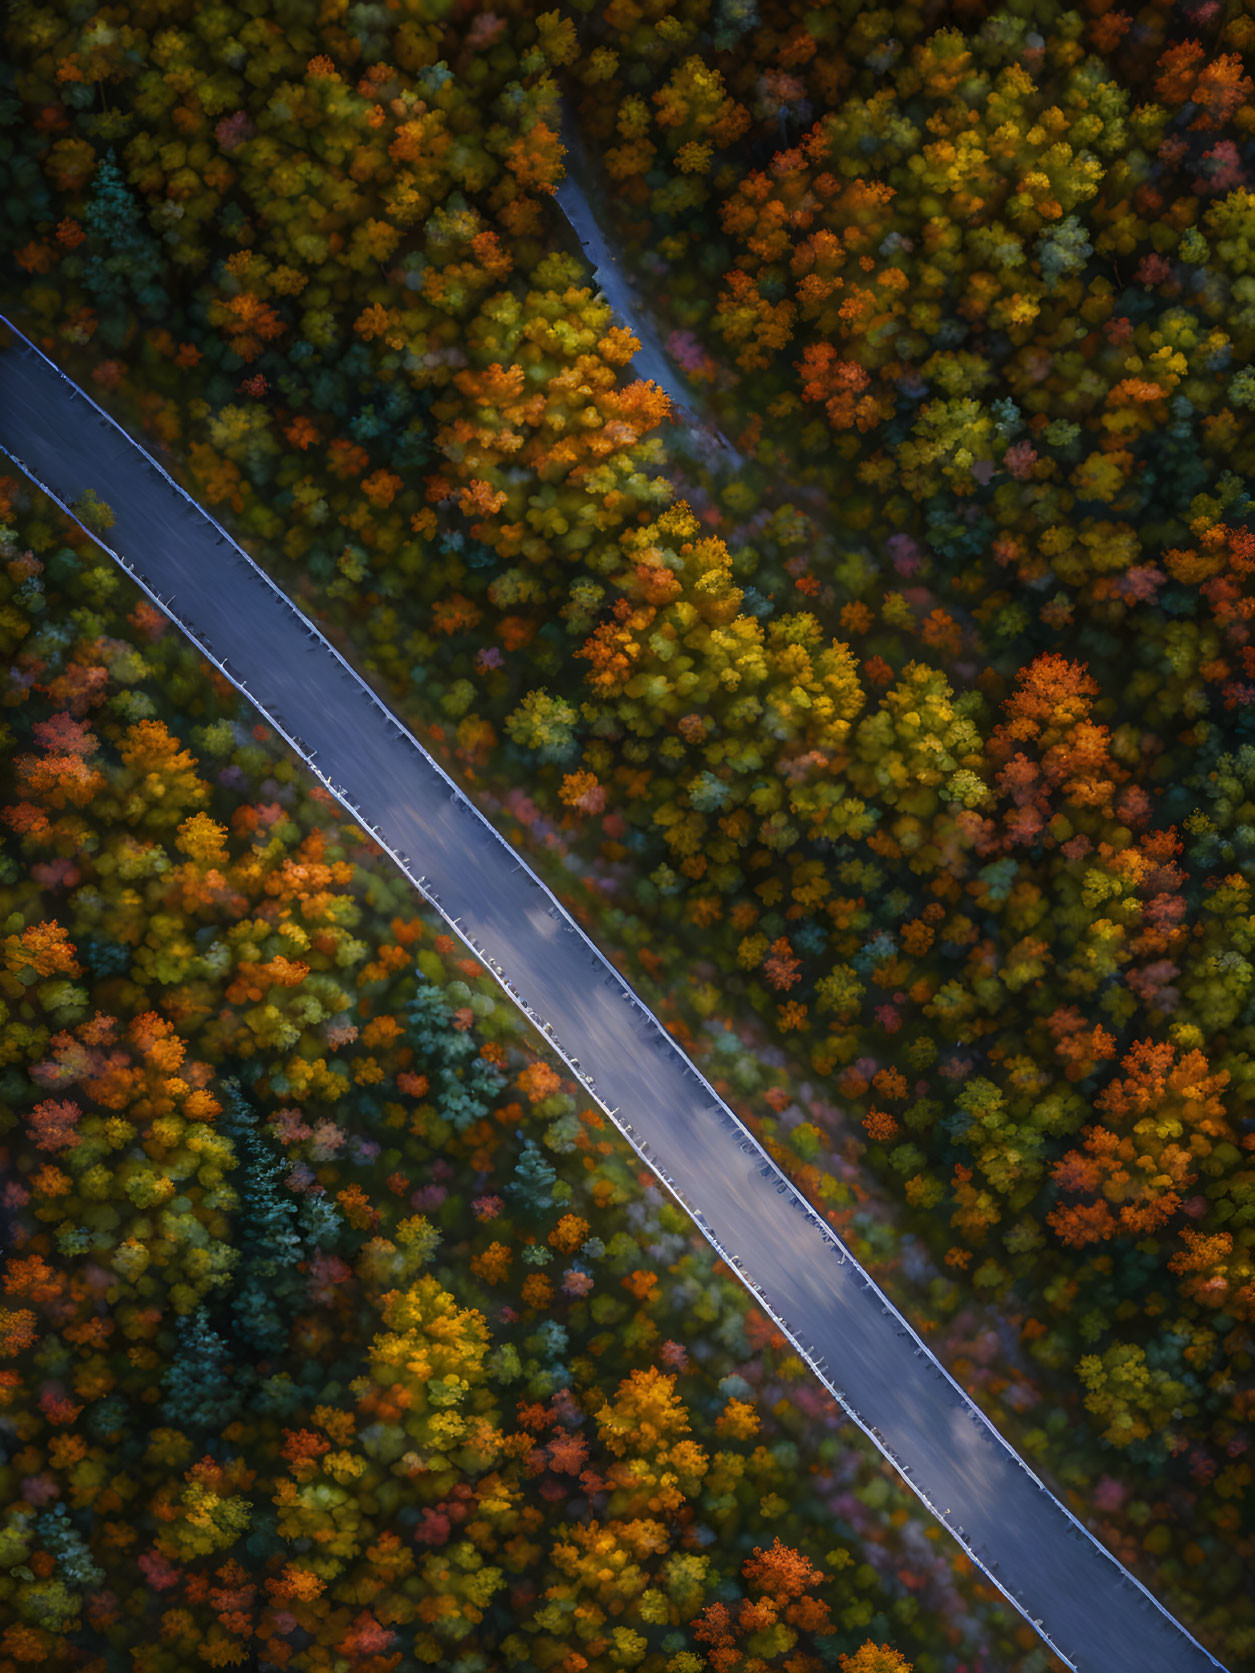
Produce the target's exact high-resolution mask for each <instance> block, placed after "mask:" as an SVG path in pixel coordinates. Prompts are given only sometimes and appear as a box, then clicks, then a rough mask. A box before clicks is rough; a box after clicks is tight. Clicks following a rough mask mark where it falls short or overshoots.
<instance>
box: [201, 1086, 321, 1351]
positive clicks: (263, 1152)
mask: <svg viewBox="0 0 1255 1673" xmlns="http://www.w3.org/2000/svg"><path fill="white" fill-rule="evenodd" d="M224 1090H225V1093H226V1096H225V1099H224V1101H223V1112H222V1116H221V1118H220V1120H219V1123H218V1126H219V1131H220V1132H223V1133H225V1134H226V1135H227V1136H228V1137H229V1138H230V1140H231V1142H232V1145H233V1146H234V1148H235V1154H236V1157H237V1160H238V1163H239V1167H238V1170H237V1172H236V1174H235V1177H234V1181H233V1183H234V1185H235V1189H236V1193H237V1195H238V1197H239V1199H240V1207H239V1213H238V1216H237V1221H236V1247H237V1248H238V1249H239V1252H240V1259H239V1265H238V1267H237V1268H236V1280H235V1283H234V1284H233V1286H232V1290H231V1330H232V1334H233V1335H235V1334H238V1336H239V1337H240V1338H241V1339H242V1340H243V1341H244V1342H245V1343H247V1344H248V1346H249V1347H250V1348H252V1349H253V1350H254V1351H255V1352H257V1353H259V1354H261V1355H263V1356H265V1357H273V1356H274V1355H276V1354H279V1353H281V1352H282V1351H283V1348H284V1346H285V1344H286V1342H287V1339H288V1326H289V1319H290V1314H291V1310H292V1307H293V1305H294V1303H295V1301H296V1298H297V1295H298V1293H299V1289H300V1279H299V1277H298V1275H297V1266H298V1263H299V1261H300V1259H301V1255H302V1247H301V1238H300V1235H299V1233H298V1230H297V1228H298V1224H299V1221H298V1209H297V1204H296V1201H295V1199H294V1198H293V1196H292V1194H291V1192H290V1191H288V1189H287V1188H286V1186H285V1185H284V1183H283V1175H284V1163H283V1161H282V1159H281V1158H280V1157H279V1155H278V1153H277V1152H276V1151H275V1149H274V1147H273V1146H272V1145H271V1144H270V1143H269V1142H268V1141H267V1139H266V1138H265V1137H264V1136H263V1135H262V1133H261V1132H260V1131H259V1130H258V1120H257V1112H256V1111H255V1110H254V1109H253V1107H252V1106H251V1105H250V1104H249V1103H248V1101H247V1100H246V1099H245V1097H244V1096H243V1093H242V1092H241V1090H240V1086H239V1083H238V1082H237V1081H234V1080H228V1081H226V1082H225V1083H224Z"/></svg>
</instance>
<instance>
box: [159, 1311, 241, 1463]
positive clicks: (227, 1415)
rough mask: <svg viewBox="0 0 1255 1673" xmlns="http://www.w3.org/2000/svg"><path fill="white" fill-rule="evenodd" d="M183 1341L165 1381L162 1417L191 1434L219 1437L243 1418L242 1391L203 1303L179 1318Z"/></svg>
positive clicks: (172, 1359) (223, 1342) (225, 1350)
mask: <svg viewBox="0 0 1255 1673" xmlns="http://www.w3.org/2000/svg"><path fill="white" fill-rule="evenodd" d="M178 1334H179V1345H178V1347H177V1348H176V1349H175V1352H174V1355H173V1357H172V1358H171V1361H170V1364H169V1367H168V1369H167V1371H166V1374H165V1377H164V1379H163V1383H164V1388H165V1398H164V1400H163V1401H162V1403H161V1408H160V1410H161V1417H162V1421H163V1422H164V1423H167V1424H169V1425H170V1426H171V1428H174V1429H181V1430H183V1432H184V1433H185V1434H189V1435H193V1436H196V1435H216V1434H217V1433H218V1432H219V1431H220V1430H221V1429H222V1428H223V1427H224V1426H225V1425H226V1424H228V1423H230V1422H231V1421H232V1420H233V1419H234V1418H236V1417H238V1416H239V1413H240V1410H241V1406H242V1404H243V1402H242V1400H241V1390H240V1388H239V1386H238V1382H237V1381H235V1380H233V1378H232V1375H231V1356H230V1351H229V1349H228V1347H227V1344H226V1342H225V1341H224V1340H223V1339H222V1337H221V1336H219V1334H218V1332H217V1331H216V1330H215V1329H214V1328H213V1325H212V1324H211V1323H210V1322H209V1313H208V1311H207V1310H206V1309H205V1308H204V1307H203V1306H202V1307H198V1308H197V1309H196V1311H195V1312H194V1313H188V1314H186V1315H185V1316H184V1317H183V1318H181V1319H180V1320H179V1324H178Z"/></svg>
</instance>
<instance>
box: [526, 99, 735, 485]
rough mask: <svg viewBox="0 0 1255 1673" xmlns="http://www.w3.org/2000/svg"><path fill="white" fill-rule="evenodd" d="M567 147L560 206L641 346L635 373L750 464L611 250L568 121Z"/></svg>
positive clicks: (727, 454) (692, 424) (726, 456)
mask: <svg viewBox="0 0 1255 1673" xmlns="http://www.w3.org/2000/svg"><path fill="white" fill-rule="evenodd" d="M562 143H563V146H564V147H565V148H566V153H567V157H566V165H567V172H566V175H565V176H564V177H563V179H562V180H560V181H559V183H558V185H557V187H556V189H555V191H554V194H553V196H554V201H555V203H556V204H557V206H558V208H559V209H560V210H561V212H562V214H563V216H564V217H565V219H566V221H567V224H568V225H569V226H570V228H571V230H572V232H573V233H574V234H575V236H576V238H577V239H578V240H579V244H580V248H581V249H582V250H583V252H584V257H585V260H586V261H587V262H588V265H589V266H590V267H591V268H592V270H593V278H594V280H595V281H596V283H597V286H598V288H599V289H600V291H601V293H602V295H603V296H604V297H605V299H606V301H607V302H608V303H609V304H610V307H611V308H612V309H613V310H614V312H615V313H616V314H617V315H618V316H619V318H620V319H621V320H622V321H623V323H624V325H626V326H627V327H628V329H629V330H630V331H631V332H632V335H633V336H634V337H636V339H637V340H638V342H639V343H640V345H641V346H640V348H639V349H637V351H636V353H635V354H634V355H633V356H632V361H631V369H632V371H633V373H634V374H635V375H636V376H637V377H638V378H648V379H649V380H650V381H651V382H653V383H656V384H657V385H658V386H659V388H661V389H663V390H665V392H666V394H667V396H668V397H669V398H670V401H671V405H672V408H673V410H674V414H675V416H676V417H677V418H678V419H681V420H682V421H683V422H684V424H685V425H686V427H687V428H688V429H689V430H690V431H695V432H697V433H699V434H700V435H701V436H702V437H704V438H706V440H707V442H708V443H709V444H710V446H711V448H712V449H713V451H714V453H715V454H716V456H718V457H719V458H720V459H721V460H722V462H723V463H724V464H725V465H727V466H730V467H732V468H734V469H740V468H742V467H743V466H744V465H745V462H746V461H745V455H744V454H743V453H741V452H740V451H739V450H738V449H737V447H736V446H735V444H734V443H733V442H731V441H729V440H728V438H727V436H725V435H724V433H723V431H722V430H720V429H719V428H718V427H717V426H716V425H714V424H712V423H711V421H710V419H709V418H708V417H707V416H706V414H705V413H704V412H703V411H702V409H701V405H700V403H699V402H698V400H697V398H696V397H695V396H694V394H693V391H692V390H691V389H690V388H689V387H688V384H687V383H686V381H685V379H684V378H683V376H682V375H681V373H680V372H679V371H678V369H677V368H676V367H675V366H674V365H673V364H672V362H671V361H670V360H668V358H667V355H666V351H665V350H664V349H663V346H662V338H661V337H660V336H659V334H658V328H657V326H656V325H655V324H654V321H653V318H652V317H651V315H650V314H649V313H648V312H647V310H646V309H645V308H644V306H643V305H642V303H641V299H640V297H639V296H638V295H637V293H636V290H635V287H634V286H633V285H632V283H631V281H630V280H629V278H628V276H627V273H626V272H625V271H624V269H623V266H622V265H621V263H620V262H619V259H618V257H617V256H616V255H615V253H614V251H613V250H612V249H611V248H610V244H609V241H608V239H607V238H606V235H605V233H604V232H603V231H602V229H601V224H600V222H599V221H598V219H597V216H596V214H595V212H594V210H593V206H592V204H591V203H590V202H589V200H588V192H587V189H586V187H585V185H584V174H585V171H584V169H583V168H582V166H581V157H582V153H581V150H580V143H579V139H578V136H577V134H576V132H575V130H574V128H573V127H572V126H571V125H570V124H569V123H566V122H564V123H563V128H562Z"/></svg>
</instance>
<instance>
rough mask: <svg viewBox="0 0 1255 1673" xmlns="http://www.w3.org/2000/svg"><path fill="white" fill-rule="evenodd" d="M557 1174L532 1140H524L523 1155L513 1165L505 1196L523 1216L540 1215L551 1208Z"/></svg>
mask: <svg viewBox="0 0 1255 1673" xmlns="http://www.w3.org/2000/svg"><path fill="white" fill-rule="evenodd" d="M557 1177H558V1176H557V1174H556V1173H555V1172H554V1170H553V1169H552V1168H551V1167H550V1166H549V1163H548V1162H546V1160H545V1158H544V1157H543V1156H542V1155H541V1153H540V1150H539V1148H538V1147H537V1145H536V1141H535V1140H534V1139H525V1140H524V1143H523V1154H522V1155H521V1156H520V1157H519V1159H518V1161H517V1162H516V1163H515V1165H514V1172H513V1174H512V1175H511V1177H510V1182H509V1184H508V1185H507V1186H506V1188H505V1190H506V1195H507V1196H508V1197H510V1198H511V1199H512V1200H513V1201H514V1202H516V1203H517V1204H518V1205H519V1207H520V1209H521V1210H522V1211H523V1213H525V1214H535V1215H541V1214H544V1213H545V1212H546V1210H547V1209H550V1208H552V1207H553V1183H554V1181H555V1180H556V1179H557Z"/></svg>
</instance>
